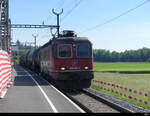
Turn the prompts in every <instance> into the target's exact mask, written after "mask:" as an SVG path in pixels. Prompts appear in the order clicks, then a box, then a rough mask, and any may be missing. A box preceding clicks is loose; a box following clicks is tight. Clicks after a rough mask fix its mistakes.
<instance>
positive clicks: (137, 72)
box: [94, 63, 150, 109]
mask: <svg viewBox="0 0 150 116" xmlns="http://www.w3.org/2000/svg"><path fill="white" fill-rule="evenodd" d="M94 66H95V67H94V70H95V71H96V72H95V78H94V79H95V80H101V81H104V82H109V83H113V84H118V85H121V86H123V87H126V88H131V89H134V90H137V91H142V92H145V93H149V94H150V64H149V63H95V64H94ZM114 72H115V73H114ZM116 72H117V73H116ZM123 72H126V73H123ZM133 72H134V73H133ZM145 72H146V73H145ZM130 73H133V74H130ZM103 87H106V88H110V89H115V90H117V91H119V92H123V93H125V94H127V95H132V96H133V97H137V98H139V99H142V100H145V101H148V102H150V98H148V97H144V96H140V95H136V94H134V93H130V92H127V91H124V90H121V89H118V88H112V87H109V86H106V85H103ZM95 89H96V88H95ZM98 90H99V91H101V92H104V93H108V94H110V95H112V96H115V97H118V98H121V99H123V100H126V101H129V102H131V103H134V104H136V105H139V106H141V107H144V108H147V109H150V106H149V105H145V104H143V103H140V102H137V101H134V100H130V99H129V98H126V97H123V96H120V95H117V94H115V93H112V92H107V91H104V90H100V89H98Z"/></svg>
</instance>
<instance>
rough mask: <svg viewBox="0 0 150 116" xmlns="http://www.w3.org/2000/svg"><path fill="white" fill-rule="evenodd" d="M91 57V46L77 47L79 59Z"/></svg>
mask: <svg viewBox="0 0 150 116" xmlns="http://www.w3.org/2000/svg"><path fill="white" fill-rule="evenodd" d="M90 56H91V47H90V45H89V44H78V45H77V57H78V58H89V57H90Z"/></svg>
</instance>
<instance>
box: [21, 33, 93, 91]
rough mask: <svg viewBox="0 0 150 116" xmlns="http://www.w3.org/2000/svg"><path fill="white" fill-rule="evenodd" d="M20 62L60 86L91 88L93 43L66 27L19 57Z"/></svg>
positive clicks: (65, 87)
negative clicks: (66, 29) (58, 34)
mask: <svg viewBox="0 0 150 116" xmlns="http://www.w3.org/2000/svg"><path fill="white" fill-rule="evenodd" d="M20 64H21V65H22V66H25V67H27V68H30V69H31V70H32V71H35V72H36V73H38V74H41V75H43V76H44V77H45V78H46V79H47V80H48V81H51V82H53V83H54V84H55V85H56V86H57V87H58V88H60V89H82V88H89V87H90V85H91V80H92V79H93V77H94V73H93V53H92V43H91V42H90V41H89V40H88V38H86V37H77V35H76V34H75V33H74V31H63V33H62V34H60V36H59V37H54V38H52V39H51V40H50V41H49V42H47V43H46V44H45V45H43V46H41V47H39V48H37V49H35V50H34V51H31V52H28V53H27V54H25V55H23V56H21V57H20Z"/></svg>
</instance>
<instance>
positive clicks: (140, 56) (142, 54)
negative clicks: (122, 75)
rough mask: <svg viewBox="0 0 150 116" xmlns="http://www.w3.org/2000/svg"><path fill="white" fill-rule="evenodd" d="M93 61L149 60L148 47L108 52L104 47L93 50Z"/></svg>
mask: <svg viewBox="0 0 150 116" xmlns="http://www.w3.org/2000/svg"><path fill="white" fill-rule="evenodd" d="M93 55H94V61H95V62H147V61H150V60H149V59H150V49H149V48H142V49H139V50H126V51H125V52H121V53H119V52H115V51H113V52H110V51H109V50H104V49H95V50H93Z"/></svg>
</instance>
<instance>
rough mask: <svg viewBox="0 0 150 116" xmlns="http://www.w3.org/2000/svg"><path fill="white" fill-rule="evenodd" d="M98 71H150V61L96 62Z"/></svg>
mask: <svg viewBox="0 0 150 116" xmlns="http://www.w3.org/2000/svg"><path fill="white" fill-rule="evenodd" d="M94 71H96V72H120V73H132V72H133V73H150V63H94Z"/></svg>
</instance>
